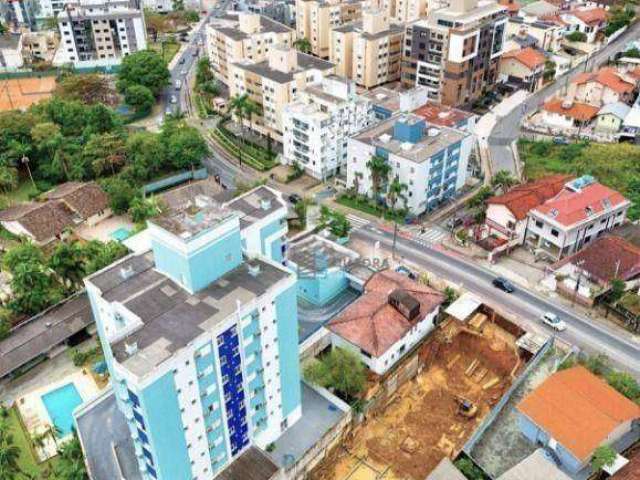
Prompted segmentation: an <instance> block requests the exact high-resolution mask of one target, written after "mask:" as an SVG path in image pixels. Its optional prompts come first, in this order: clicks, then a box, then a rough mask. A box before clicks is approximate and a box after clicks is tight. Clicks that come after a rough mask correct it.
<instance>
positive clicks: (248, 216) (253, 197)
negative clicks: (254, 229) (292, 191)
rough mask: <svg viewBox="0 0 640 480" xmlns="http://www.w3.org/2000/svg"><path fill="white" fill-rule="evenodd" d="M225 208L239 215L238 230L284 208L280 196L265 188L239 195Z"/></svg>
mask: <svg viewBox="0 0 640 480" xmlns="http://www.w3.org/2000/svg"><path fill="white" fill-rule="evenodd" d="M226 206H227V208H229V209H230V210H233V211H235V212H236V213H237V214H238V215H240V228H245V227H248V226H249V225H252V224H253V223H255V222H257V221H258V220H261V219H263V218H265V217H268V216H269V215H271V214H272V213H274V212H275V211H277V210H279V209H281V208H286V204H285V203H284V201H283V200H282V198H281V197H280V195H278V194H277V193H275V192H274V191H273V190H271V189H270V188H267V187H265V186H262V187H258V188H256V189H254V190H251V191H249V192H247V193H245V194H244V195H240V196H239V197H237V198H235V199H233V200H231V201H230V202H228V203H227V204H226Z"/></svg>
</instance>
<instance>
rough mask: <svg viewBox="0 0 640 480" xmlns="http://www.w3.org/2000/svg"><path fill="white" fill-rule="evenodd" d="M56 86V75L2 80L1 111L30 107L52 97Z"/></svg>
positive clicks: (0, 92)
mask: <svg viewBox="0 0 640 480" xmlns="http://www.w3.org/2000/svg"><path fill="white" fill-rule="evenodd" d="M55 88H56V78H55V77H41V78H14V79H11V80H0V112H3V111H6V110H14V109H24V108H28V107H30V106H31V105H32V104H34V103H37V102H40V101H42V100H46V99H48V98H50V97H51V95H52V93H53V91H54V90H55Z"/></svg>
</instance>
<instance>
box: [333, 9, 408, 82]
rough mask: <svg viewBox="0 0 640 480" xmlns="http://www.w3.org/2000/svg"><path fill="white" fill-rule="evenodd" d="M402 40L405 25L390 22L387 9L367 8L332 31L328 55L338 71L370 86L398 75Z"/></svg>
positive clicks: (398, 76)
mask: <svg viewBox="0 0 640 480" xmlns="http://www.w3.org/2000/svg"><path fill="white" fill-rule="evenodd" d="M403 40H404V26H402V25H399V24H392V23H390V22H389V16H388V14H387V13H386V12H383V11H381V10H378V9H366V10H364V11H363V13H362V21H359V22H353V23H349V24H347V25H343V26H341V27H336V28H334V29H333V30H332V31H331V52H330V59H331V61H332V62H333V63H335V64H336V74H337V75H340V76H343V77H347V78H350V79H351V80H353V81H355V82H356V84H357V85H358V86H360V87H365V88H373V87H376V86H378V85H381V84H383V83H388V82H393V81H396V80H399V79H400V67H401V60H402V44H403Z"/></svg>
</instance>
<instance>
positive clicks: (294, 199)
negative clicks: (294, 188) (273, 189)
mask: <svg viewBox="0 0 640 480" xmlns="http://www.w3.org/2000/svg"><path fill="white" fill-rule="evenodd" d="M300 200H302V197H301V196H300V195H298V194H297V193H292V194H291V195H289V202H291V204H292V205H295V204H296V203H298V202H299V201H300Z"/></svg>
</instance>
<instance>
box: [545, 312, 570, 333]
mask: <svg viewBox="0 0 640 480" xmlns="http://www.w3.org/2000/svg"><path fill="white" fill-rule="evenodd" d="M540 320H542V323H545V324H547V325H549V326H550V327H551V328H553V329H554V330H557V331H558V332H562V331H564V330H566V329H567V324H566V323H564V322H563V321H562V320H560V319H559V318H558V316H557V315H556V314H555V313H551V312H545V313H544V314H543V315H542V317H541V318H540Z"/></svg>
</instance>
